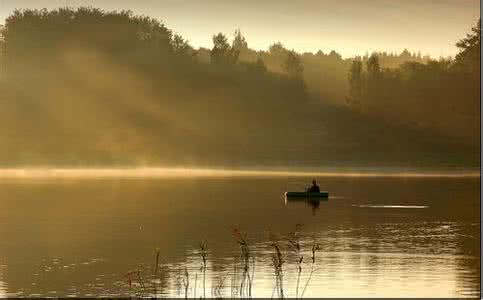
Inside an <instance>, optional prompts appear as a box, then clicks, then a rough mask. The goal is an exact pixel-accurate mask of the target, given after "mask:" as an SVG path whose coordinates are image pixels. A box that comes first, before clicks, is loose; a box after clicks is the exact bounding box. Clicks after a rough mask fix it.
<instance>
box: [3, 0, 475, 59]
mask: <svg viewBox="0 0 483 300" xmlns="http://www.w3.org/2000/svg"><path fill="white" fill-rule="evenodd" d="M79 5H88V6H95V7H100V8H103V9H109V10H111V9H130V10H132V11H134V12H135V13H140V14H145V15H148V16H151V17H155V18H158V19H160V20H162V21H163V22H164V23H165V24H166V25H167V26H168V27H169V28H170V29H172V30H173V31H175V32H177V33H180V34H181V35H183V36H184V37H185V38H187V39H188V40H189V41H190V43H191V44H192V45H193V46H195V47H199V46H203V47H210V48H211V45H212V42H211V36H212V35H213V34H214V33H217V32H224V33H226V34H230V35H231V34H232V32H233V31H234V30H235V29H236V28H240V29H241V31H242V33H243V34H244V35H245V36H246V38H247V41H248V44H249V46H250V47H251V48H256V49H264V50H265V49H267V48H268V46H269V45H270V44H272V43H273V42H276V41H280V42H282V43H283V44H284V45H285V46H286V47H287V48H289V49H295V50H297V51H299V52H305V51H307V52H316V51H317V50H319V49H321V50H322V51H324V52H327V51H330V50H332V49H334V50H336V51H338V52H339V53H341V54H342V55H343V56H344V57H348V56H353V55H356V54H364V53H366V52H371V51H373V50H385V51H388V52H391V51H397V52H400V51H401V50H402V49H404V48H408V49H409V50H411V51H421V53H422V54H430V55H431V56H433V57H439V56H449V55H454V54H455V53H456V51H457V50H456V47H455V46H454V44H455V42H456V41H457V40H458V39H460V38H461V37H463V36H464V35H465V33H466V32H468V31H469V30H470V28H471V26H472V25H473V24H474V23H475V22H476V20H477V18H478V17H479V15H480V4H479V0H236V1H232V0H70V1H68V0H0V18H1V19H2V20H3V19H4V18H5V17H6V16H7V15H8V14H9V13H10V12H11V11H12V10H13V9H14V8H43V7H47V8H54V7H59V6H79Z"/></svg>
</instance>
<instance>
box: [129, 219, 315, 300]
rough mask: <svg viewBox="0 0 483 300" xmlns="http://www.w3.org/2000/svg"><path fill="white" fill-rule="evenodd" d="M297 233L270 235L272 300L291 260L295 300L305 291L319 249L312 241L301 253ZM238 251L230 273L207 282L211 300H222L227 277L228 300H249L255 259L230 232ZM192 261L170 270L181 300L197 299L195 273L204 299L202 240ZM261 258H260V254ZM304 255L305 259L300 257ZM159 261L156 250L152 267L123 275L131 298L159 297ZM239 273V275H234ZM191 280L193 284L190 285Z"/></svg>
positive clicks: (243, 237)
mask: <svg viewBox="0 0 483 300" xmlns="http://www.w3.org/2000/svg"><path fill="white" fill-rule="evenodd" d="M301 229H302V225H301V224H297V225H296V226H295V231H294V232H291V233H290V234H289V236H288V237H287V238H281V237H278V236H275V235H274V234H272V233H271V234H270V236H269V240H270V244H269V245H270V248H271V249H272V250H271V252H270V256H271V262H272V267H273V271H274V278H275V285H274V288H273V291H272V298H273V297H274V295H275V293H276V296H277V297H278V298H285V297H286V296H287V291H286V290H285V286H284V271H286V270H284V269H285V268H284V266H285V263H286V262H287V261H292V257H295V261H294V262H295V263H296V270H297V271H296V272H297V273H296V278H297V279H296V280H297V281H296V285H295V293H294V294H295V298H296V299H300V298H303V297H304V294H305V292H306V291H307V289H308V287H309V284H310V281H311V279H312V276H313V274H314V273H315V272H316V271H317V269H316V253H317V252H318V251H319V250H320V245H319V244H318V243H317V242H316V241H315V240H314V241H313V243H312V247H311V256H310V260H309V258H307V259H305V256H308V255H307V254H306V253H307V252H308V251H307V250H308V249H307V250H304V247H303V246H304V244H303V243H302V242H301ZM232 235H233V237H234V238H235V240H236V242H237V244H238V246H239V249H240V254H239V256H235V257H234V258H233V271H228V272H223V273H224V274H219V276H217V279H216V281H215V280H213V279H214V278H213V277H211V278H212V280H211V281H210V282H211V297H213V298H223V297H224V296H223V291H224V289H225V282H226V281H227V279H229V278H228V277H230V276H231V286H227V288H230V289H231V295H230V296H231V298H237V297H239V298H251V297H252V290H253V281H254V277H255V276H254V275H255V255H254V252H252V249H251V247H250V246H249V243H248V238H247V234H245V233H242V232H240V230H238V229H236V228H235V229H234V230H233V232H232ZM195 253H196V257H198V258H199V262H200V267H199V268H192V267H189V266H188V265H187V264H181V265H180V266H179V267H176V268H174V269H172V270H171V271H174V272H172V274H173V275H175V276H176V280H175V287H176V291H177V295H178V296H181V297H183V296H184V297H185V298H189V297H194V298H197V290H198V277H200V276H198V275H199V272H201V275H202V286H203V292H202V295H199V298H206V272H207V270H208V248H207V242H206V241H205V240H203V241H202V242H200V243H199V246H198V250H197V251H195ZM261 255H263V254H261ZM304 255H305V256H304ZM159 261H160V249H159V248H157V249H156V250H155V252H154V265H151V264H148V265H145V266H141V267H139V268H138V269H135V270H132V271H129V272H127V273H126V274H125V275H124V276H125V279H126V282H127V285H128V288H129V290H130V291H131V292H132V295H134V296H136V297H159V296H161V295H163V294H164V293H163V286H162V285H161V283H163V282H166V281H162V280H161V277H160V275H161V274H160V273H161V271H162V270H163V269H162V265H160V263H159ZM308 264H310V272H309V274H308V276H307V279H306V281H305V284H301V279H302V278H303V277H304V276H302V275H303V274H302V273H304V267H303V266H304V265H305V266H306V265H308ZM238 270H241V272H238ZM193 280H194V283H193ZM301 285H303V289H302V292H300V289H301Z"/></svg>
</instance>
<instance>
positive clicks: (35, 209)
mask: <svg viewBox="0 0 483 300" xmlns="http://www.w3.org/2000/svg"><path fill="white" fill-rule="evenodd" d="M310 180H311V178H301V177H293V178H292V177H229V178H177V179H173V178H171V179H170V178H164V179H163V178H157V179H123V180H120V179H102V180H94V179H83V180H74V179H49V180H42V179H35V180H27V179H23V180H18V179H2V180H1V181H0V186H1V188H0V296H16V295H17V296H93V295H106V296H108V295H110V296H113V295H129V294H131V293H135V292H136V291H138V290H139V289H138V288H137V287H136V282H133V283H132V284H133V285H132V286H131V287H129V285H128V280H127V277H126V276H125V274H126V273H127V272H129V271H131V270H136V269H139V270H141V271H142V273H141V274H142V276H145V275H144V274H148V273H150V272H151V271H152V269H153V267H152V266H153V264H154V253H155V249H156V248H159V249H160V250H159V251H160V258H159V267H158V277H159V278H158V281H157V282H158V289H157V293H159V295H160V296H178V297H184V296H185V293H186V292H187V293H188V295H189V296H195V295H196V296H197V297H200V296H203V295H205V296H207V297H211V296H212V295H217V293H219V294H221V295H224V296H231V295H233V294H237V295H239V290H238V289H237V288H239V287H240V284H241V274H242V272H243V270H242V267H241V262H240V260H239V256H240V248H239V247H238V244H237V243H236V241H235V239H234V237H233V235H232V231H233V228H239V229H240V231H242V232H246V233H247V236H248V242H249V249H250V253H251V255H252V257H253V260H251V261H250V272H254V273H252V274H251V276H252V277H253V278H252V295H253V296H267V297H270V296H271V295H274V296H277V295H278V294H277V291H278V292H280V291H279V290H278V289H277V290H274V287H275V286H276V284H275V283H276V278H275V275H274V267H273V263H272V257H273V253H274V248H273V247H272V245H271V241H276V242H277V243H278V245H279V246H280V249H281V252H282V255H283V257H284V264H283V266H282V275H283V278H282V283H283V292H284V296H286V297H294V296H296V282H297V274H298V273H297V272H298V269H297V263H296V261H297V256H296V255H295V253H294V252H293V251H290V249H289V246H288V242H287V238H289V237H290V236H291V232H294V231H295V229H296V224H303V226H302V227H299V229H298V231H299V238H300V242H301V245H302V249H301V250H302V253H301V255H303V256H304V260H303V263H302V272H301V279H300V288H299V296H300V294H301V291H302V290H303V286H305V284H306V282H307V280H308V279H309V276H310V273H311V270H313V273H312V277H311V278H310V281H309V283H308V285H307V289H306V291H305V293H304V297H311V296H312V297H313V296H324V297H341V296H354V297H378V296H394V297H395V296H419V297H425V296H428V297H429V296H431V297H440V296H442V297H466V296H469V297H479V289H480V283H479V282H480V259H479V251H480V249H479V247H480V243H479V239H480V216H479V215H480V210H479V205H480V204H479V190H480V189H479V184H480V183H479V178H458V179H455V178H439V179H438V178H419V179H418V178H323V179H321V188H322V189H323V190H328V191H330V193H331V195H332V197H331V198H330V199H329V200H328V201H321V202H319V203H307V202H304V201H295V202H293V201H288V202H286V201H285V199H283V197H282V194H283V192H285V191H287V190H300V189H302V186H303V184H305V183H309V182H310ZM202 240H206V241H207V251H208V254H207V268H206V272H205V275H204V279H203V272H202V271H201V269H200V266H201V264H202V260H201V258H200V256H199V251H198V246H199V243H200V241H202ZM314 243H316V244H319V246H320V251H318V252H317V253H316V259H315V264H314V265H312V261H311V255H312V253H311V247H312V245H313V244H314ZM186 272H188V279H189V286H188V288H187V289H185V287H186V286H185V284H186ZM146 276H147V275H146ZM145 280H146V281H147V280H148V279H147V277H146V279H145ZM145 284H148V282H146V283H145ZM203 286H204V289H203Z"/></svg>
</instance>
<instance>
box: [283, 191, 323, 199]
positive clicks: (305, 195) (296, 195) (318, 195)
mask: <svg viewBox="0 0 483 300" xmlns="http://www.w3.org/2000/svg"><path fill="white" fill-rule="evenodd" d="M285 197H286V198H329V192H326V191H321V192H319V193H310V192H285Z"/></svg>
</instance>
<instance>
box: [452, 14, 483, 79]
mask: <svg viewBox="0 0 483 300" xmlns="http://www.w3.org/2000/svg"><path fill="white" fill-rule="evenodd" d="M456 46H457V47H458V48H459V49H460V52H459V53H458V54H457V55H456V57H455V61H456V64H457V65H458V66H461V67H463V69H466V70H468V71H470V72H472V73H474V74H476V73H478V74H479V72H480V51H481V50H480V49H481V19H478V22H477V23H476V25H475V26H474V27H473V28H471V32H470V33H468V34H467V35H466V37H465V38H463V39H461V40H460V41H458V42H457V43H456Z"/></svg>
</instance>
